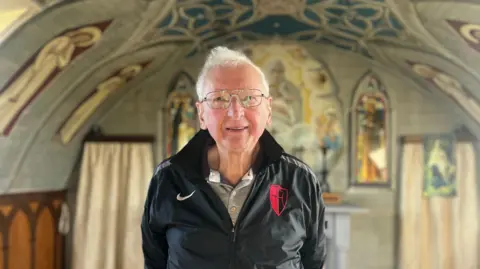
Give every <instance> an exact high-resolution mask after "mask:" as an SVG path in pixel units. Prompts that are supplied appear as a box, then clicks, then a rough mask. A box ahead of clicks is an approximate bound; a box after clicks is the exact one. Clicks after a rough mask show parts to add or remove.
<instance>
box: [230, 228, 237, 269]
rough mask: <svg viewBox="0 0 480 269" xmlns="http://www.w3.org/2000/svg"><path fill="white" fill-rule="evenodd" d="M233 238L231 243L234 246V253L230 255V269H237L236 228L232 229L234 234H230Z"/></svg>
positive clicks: (232, 249)
mask: <svg viewBox="0 0 480 269" xmlns="http://www.w3.org/2000/svg"><path fill="white" fill-rule="evenodd" d="M230 236H231V241H232V242H231V243H232V246H231V248H230V249H231V251H232V253H231V254H230V269H235V237H236V233H235V226H233V227H232V232H231V234H230Z"/></svg>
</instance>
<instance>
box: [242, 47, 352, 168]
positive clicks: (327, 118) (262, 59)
mask: <svg viewBox="0 0 480 269" xmlns="http://www.w3.org/2000/svg"><path fill="white" fill-rule="evenodd" d="M241 50H242V51H243V52H244V53H245V54H246V55H247V56H248V57H249V58H250V59H251V60H252V61H253V62H254V63H255V64H257V65H258V66H259V67H260V68H261V69H262V70H263V72H264V73H265V75H266V76H267V79H268V82H269V84H270V85H269V88H270V96H271V97H272V124H271V125H270V126H268V127H267V130H268V131H269V132H270V133H271V134H272V135H273V136H274V137H275V139H276V140H277V142H278V143H279V144H280V145H281V146H282V147H283V148H284V149H285V151H287V152H288V153H290V154H292V155H294V156H296V157H298V158H300V159H302V160H303V161H305V162H306V163H307V164H308V165H309V166H310V167H311V168H312V169H313V170H314V171H315V172H320V171H322V170H323V169H325V167H324V166H325V162H324V160H325V159H326V160H328V162H327V165H328V166H329V167H332V166H334V165H335V164H336V162H337V160H338V158H339V156H340V154H341V152H342V149H343V145H344V143H343V142H344V140H343V139H344V133H343V124H342V118H343V117H342V112H341V111H342V110H341V107H340V101H339V98H338V96H337V92H336V90H335V86H334V85H335V83H334V82H333V79H332V78H331V76H330V74H329V72H328V70H327V67H326V66H325V65H324V64H323V63H321V62H320V61H318V60H317V59H315V58H314V57H312V56H311V55H310V54H309V53H308V52H307V51H306V50H305V49H304V48H303V47H301V46H300V45H297V44H282V43H271V44H256V45H250V46H246V47H242V48H241ZM324 148H326V149H327V150H326V151H323V149H324Z"/></svg>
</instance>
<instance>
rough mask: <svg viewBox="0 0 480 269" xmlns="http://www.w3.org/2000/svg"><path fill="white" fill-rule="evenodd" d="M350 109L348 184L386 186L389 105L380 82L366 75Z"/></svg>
mask: <svg viewBox="0 0 480 269" xmlns="http://www.w3.org/2000/svg"><path fill="white" fill-rule="evenodd" d="M355 93H356V94H355V97H354V102H353V104H352V105H353V107H352V113H353V114H352V120H353V121H352V123H353V126H352V127H353V136H352V139H353V141H352V149H353V150H352V156H351V157H352V164H353V167H352V177H353V178H352V185H364V186H365V185H385V186H389V185H390V179H389V150H388V149H389V143H390V141H389V139H388V133H389V128H388V126H389V125H388V123H389V122H388V116H389V113H388V112H389V105H388V99H387V93H386V91H385V88H384V86H383V84H382V83H381V81H380V80H379V79H378V78H377V77H376V76H375V75H373V74H371V73H367V74H366V75H365V76H364V77H363V78H362V79H361V80H360V83H359V84H358V86H357V90H356V92H355Z"/></svg>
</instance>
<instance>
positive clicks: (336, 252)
mask: <svg viewBox="0 0 480 269" xmlns="http://www.w3.org/2000/svg"><path fill="white" fill-rule="evenodd" d="M367 212H368V210H367V209H364V208H360V207H358V206H355V205H351V204H348V203H340V204H327V205H326V209H325V227H326V228H325V234H326V236H327V262H326V264H325V266H324V269H347V268H348V251H349V249H350V232H351V226H350V218H351V215H352V214H359V213H367Z"/></svg>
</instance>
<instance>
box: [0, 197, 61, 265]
mask: <svg viewBox="0 0 480 269" xmlns="http://www.w3.org/2000/svg"><path fill="white" fill-rule="evenodd" d="M64 201H65V192H63V191H58V192H44V193H26V194H11V195H3V196H0V246H1V248H0V249H1V251H0V269H61V268H63V251H62V250H63V248H64V246H63V244H64V238H63V236H62V235H60V234H59V233H58V225H57V224H58V219H59V218H60V212H61V204H62V203H63V202H64Z"/></svg>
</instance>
